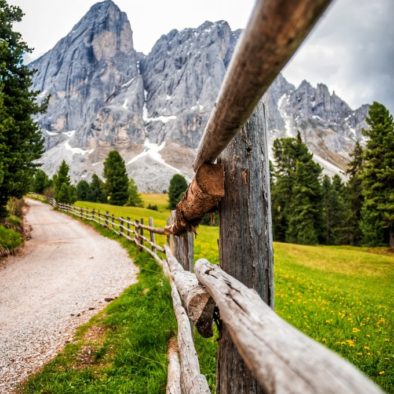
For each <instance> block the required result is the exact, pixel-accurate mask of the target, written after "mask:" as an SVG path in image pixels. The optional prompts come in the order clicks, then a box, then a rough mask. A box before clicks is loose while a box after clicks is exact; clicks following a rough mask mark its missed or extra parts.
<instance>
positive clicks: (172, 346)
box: [166, 338, 182, 394]
mask: <svg viewBox="0 0 394 394" xmlns="http://www.w3.org/2000/svg"><path fill="white" fill-rule="evenodd" d="M167 358H168V373H167V387H166V394H182V392H181V365H180V362H179V354H178V344H177V342H176V338H171V339H170V341H169V342H168V351H167Z"/></svg>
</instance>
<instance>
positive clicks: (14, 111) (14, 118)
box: [0, 0, 45, 217]
mask: <svg viewBox="0 0 394 394" xmlns="http://www.w3.org/2000/svg"><path fill="white" fill-rule="evenodd" d="M22 17H23V12H22V10H21V9H20V8H19V7H16V6H10V5H8V4H7V2H6V1H5V0H0V115H1V116H0V217H3V216H5V215H6V208H5V205H6V203H7V201H8V198H9V197H10V196H14V197H18V198H19V197H22V196H23V194H24V193H25V192H27V191H28V189H29V186H30V180H31V178H32V176H33V174H34V170H35V168H36V167H37V166H38V164H37V163H35V160H37V159H38V158H40V156H41V154H42V153H43V139H42V136H41V133H40V130H39V128H38V126H37V124H36V123H35V122H34V121H33V119H32V116H33V115H35V114H37V113H39V112H42V111H43V110H44V109H45V104H44V105H38V104H37V103H36V98H37V95H38V92H34V91H32V90H31V89H30V87H31V78H32V76H33V74H34V71H31V70H30V69H29V68H28V67H27V66H26V65H24V62H23V56H24V54H25V53H26V52H31V50H30V49H29V48H28V46H27V45H26V43H25V42H24V41H23V40H22V38H21V35H20V33H17V32H15V31H13V24H14V23H15V22H19V21H21V19H22Z"/></svg>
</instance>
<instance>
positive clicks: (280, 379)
mask: <svg viewBox="0 0 394 394" xmlns="http://www.w3.org/2000/svg"><path fill="white" fill-rule="evenodd" d="M195 270H196V275H197V278H198V280H199V281H200V282H201V283H202V284H204V286H205V287H206V289H207V290H208V291H209V293H210V294H211V295H212V297H213V299H214V300H215V302H216V304H217V305H218V307H219V309H220V316H221V319H222V320H223V322H224V323H225V324H226V327H227V329H228V330H229V332H230V334H231V337H232V339H233V341H234V343H235V344H236V346H237V348H238V350H239V352H240V354H241V355H242V357H243V359H244V360H245V363H246V365H247V366H248V367H249V369H250V370H251V371H252V373H253V375H254V376H255V377H256V378H257V379H258V381H259V383H260V384H261V387H262V389H263V392H266V393H302V394H308V393H311V394H312V393H313V394H317V393H324V394H328V393H332V394H338V393H354V394H356V393H357V394H373V393H382V391H381V390H380V389H379V388H378V387H377V386H375V384H374V383H372V382H371V381H370V380H368V378H367V377H365V376H364V375H363V374H362V373H361V372H360V371H358V370H357V369H356V368H355V367H354V366H352V365H351V364H350V363H348V362H347V361H345V360H343V359H342V358H340V357H339V356H337V355H336V354H335V353H333V352H332V351H330V350H328V349H327V348H325V347H323V346H322V345H320V344H318V343H317V342H315V341H313V340H312V339H310V338H308V337H307V336H306V335H304V334H302V333H301V332H299V331H298V330H296V329H295V328H294V327H292V326H291V325H289V324H288V323H286V322H285V321H284V320H282V319H281V318H280V317H279V316H277V315H276V314H275V313H274V312H273V310H272V309H271V308H270V307H269V306H268V305H267V304H266V303H264V302H263V300H262V299H261V298H260V296H259V295H258V294H257V293H256V291H255V290H253V289H249V288H247V287H246V286H245V285H243V284H242V283H240V282H239V281H237V280H236V279H234V278H233V277H231V276H230V275H228V274H227V273H226V272H224V271H223V270H222V269H221V268H220V267H218V266H216V265H213V264H210V263H209V262H208V261H206V260H204V259H200V260H198V261H197V263H196V266H195ZM230 378H234V377H230Z"/></svg>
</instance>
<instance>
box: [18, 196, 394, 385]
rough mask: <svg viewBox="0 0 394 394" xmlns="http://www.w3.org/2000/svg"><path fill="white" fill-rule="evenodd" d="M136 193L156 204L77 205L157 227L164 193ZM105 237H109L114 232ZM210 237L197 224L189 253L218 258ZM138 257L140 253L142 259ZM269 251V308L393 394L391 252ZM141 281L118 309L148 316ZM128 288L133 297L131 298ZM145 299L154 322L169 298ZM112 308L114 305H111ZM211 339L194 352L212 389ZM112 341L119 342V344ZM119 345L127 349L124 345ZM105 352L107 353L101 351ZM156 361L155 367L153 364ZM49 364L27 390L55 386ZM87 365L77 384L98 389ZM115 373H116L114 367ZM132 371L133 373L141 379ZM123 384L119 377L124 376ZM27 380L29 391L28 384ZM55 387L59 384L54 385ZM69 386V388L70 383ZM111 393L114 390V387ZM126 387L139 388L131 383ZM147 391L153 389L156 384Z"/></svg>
mask: <svg viewBox="0 0 394 394" xmlns="http://www.w3.org/2000/svg"><path fill="white" fill-rule="evenodd" d="M142 197H143V199H144V202H145V206H147V205H148V204H151V205H152V204H154V205H157V206H158V211H153V210H148V209H146V208H134V207H116V206H111V205H107V204H96V203H90V202H78V203H77V204H76V205H77V206H80V207H89V208H95V209H96V210H97V209H100V211H101V212H105V211H108V212H110V213H111V214H114V215H115V216H123V217H130V218H133V219H140V218H144V220H145V221H146V222H147V220H148V218H149V217H152V218H153V219H154V223H155V226H157V227H163V226H164V225H165V223H166V219H167V217H168V216H169V210H168V209H167V200H166V196H165V195H153V196H152V195H142ZM96 227H97V226H96ZM100 231H101V232H103V233H104V234H106V235H108V234H109V232H108V231H107V230H100ZM110 236H113V237H116V236H115V235H110ZM217 240H218V228H217V227H209V226H200V227H199V228H198V230H197V236H196V240H195V258H196V259H198V258H200V257H205V258H207V259H208V260H210V261H211V262H213V263H217V262H218V247H217ZM120 242H122V244H123V245H126V247H128V248H129V250H130V248H132V247H131V246H127V244H129V243H128V242H126V243H125V241H124V240H121V241H120ZM157 242H158V243H164V242H165V239H164V237H158V238H157ZM132 251H133V253H131V256H132V257H133V258H134V259H136V261H137V263H138V265H139V266H140V267H141V268H142V269H144V267H145V269H147V271H142V273H144V275H148V276H149V275H153V276H152V277H150V279H149V280H150V281H151V282H150V283H151V284H150V285H149V288H150V287H154V286H155V285H154V282H155V281H160V282H162V279H159V278H158V277H157V273H155V274H153V273H151V274H149V273H150V272H151V271H155V270H154V269H153V266H152V261H151V259H150V258H149V257H148V256H147V255H146V254H142V255H141V254H139V253H138V252H137V251H136V250H135V249H133V248H132ZM141 256H143V258H142V257H141ZM274 258H275V310H276V312H277V313H278V314H279V315H280V316H281V317H283V318H284V319H285V320H287V321H288V322H289V323H291V324H292V325H294V326H295V327H296V328H298V329H299V330H301V331H302V332H304V333H305V334H307V335H309V336H310V337H312V338H313V339H315V340H316V341H318V342H320V343H322V344H324V345H325V346H327V347H329V348H330V349H332V350H334V351H335V352H337V353H338V354H340V355H342V356H343V357H344V358H346V359H347V360H349V361H350V362H352V363H353V364H355V365H356V366H357V367H358V368H360V369H361V370H362V371H363V372H364V373H365V374H367V375H368V376H369V377H370V378H371V379H373V380H374V381H375V382H376V383H378V384H379V385H381V386H382V387H383V388H384V389H385V390H386V391H388V392H392V393H394V370H393V365H394V355H393V350H394V349H393V326H394V324H393V310H394V308H393V307H394V305H393V304H394V302H393V299H394V297H393V295H394V291H393V290H394V289H393V283H394V281H393V280H394V254H393V253H390V252H389V251H387V250H385V249H383V248H358V247H349V246H340V247H338V246H335V247H334V246H304V245H294V244H284V243H274ZM141 275H142V274H141ZM140 285H141V284H137V285H134V286H131V287H130V289H128V290H127V291H126V292H125V293H124V294H123V295H122V296H121V297H119V299H118V300H117V301H116V303H117V304H118V303H120V304H122V302H123V301H122V300H124V305H125V306H124V309H122V313H123V314H124V316H126V315H127V311H126V305H128V306H127V308H131V310H132V311H133V312H132V313H137V310H139V309H140V308H141V307H142V309H143V310H144V311H145V312H146V313H147V317H146V318H148V314H149V312H147V310H146V308H147V306H146V305H145V306H141V305H140V302H141V300H140V299H139V298H141V297H139V296H137V294H141V293H140V292H141V289H140V290H138V291H137V290H133V289H135V288H139V286H140ZM143 285H144V284H142V286H143ZM136 291H137V292H136ZM142 291H145V290H142ZM130 294H132V295H134V296H132V297H131V298H130ZM160 294H161V297H163V293H160ZM133 297H134V298H133ZM166 300H167V301H166V302H168V299H167V298H166ZM149 301H150V302H151V308H152V311H153V312H152V314H151V315H150V317H149V319H152V321H153V322H156V320H159V321H160V319H158V317H157V315H156V314H155V312H154V311H155V310H156V307H155V305H158V308H159V309H158V310H161V309H160V308H162V309H163V311H164V310H167V311H168V305H167V306H165V307H164V306H163V304H162V302H161V300H160V299H158V298H157V297H155V296H153V295H152V297H151V298H150V300H149ZM117 304H115V305H117ZM122 305H123V304H122ZM111 308H112V309H111ZM116 310H117V309H116V307H112V306H111V305H110V306H109V311H111V313H112V312H113V313H115V312H116ZM116 313H120V312H119V311H118V312H116ZM160 313H161V312H160ZM160 313H159V316H160ZM163 313H164V312H163ZM165 313H167V315H168V316H166V319H163V323H162V324H163V326H164V327H168V328H167V335H165V336H164V337H163V338H162V339H161V344H160V346H162V347H163V346H164V345H163V343H164V342H165V340H166V339H167V338H168V337H169V336H170V333H172V332H173V330H174V326H173V324H174V322H173V317H172V315H171V314H170V312H165ZM104 314H105V315H107V314H108V311H107V312H104ZM122 316H123V315H122ZM161 316H164V315H161ZM167 317H168V318H167ZM111 318H112V319H115V320H116V321H117V319H118V320H119V319H120V321H122V317H114V316H112V317H111ZM141 318H143V315H141ZM99 319H101V318H99ZM106 319H107V318H106ZM132 320H133V322H130V323H125V324H126V325H127V324H137V323H136V322H135V319H132ZM123 322H124V321H123ZM89 324H93V323H89ZM103 324H104V326H105V327H106V325H107V323H105V322H104V323H103ZM111 327H112V328H111V330H115V331H117V330H118V329H117V328H115V325H113V326H111ZM169 327H171V328H169ZM156 328H157V327H156ZM111 330H110V331H109V332H110V333H111V332H112V331H111ZM124 332H127V333H128V338H131V337H130V336H129V335H136V333H137V331H128V329H127V330H126V329H125V331H124ZM132 333H133V334H132ZM149 333H150V334H152V335H153V332H152V331H149V332H147V333H146V334H144V337H145V338H146V340H147V341H148V342H149V340H148V339H147V338H148V336H149ZM111 335H112V334H111ZM111 335H107V339H106V340H105V341H108V343H107V342H105V341H104V342H105V343H107V344H106V349H110V350H106V349H104V350H102V349H101V348H99V349H98V350H97V351H98V352H99V354H101V356H100V357H104V359H106V357H107V358H108V360H109V361H108V363H107V364H106V367H105V368H109V370H110V371H111V374H114V377H113V379H115V376H116V375H117V372H116V370H115V369H114V368H113V361H111V360H112V359H113V358H114V357H115V359H116V357H118V356H115V354H117V352H118V350H117V349H118V347H119V346H120V345H119V343H121V342H122V341H121V340H120V339H119V338H118V342H119V343H118V344H116V343H115V344H113V343H112V342H111ZM78 341H79V342H78ZM78 341H77V343H79V345H75V344H74V345H73V346H77V348H78V349H79V350H78V349H77V350H75V349H74V350H75V351H74V353H72V352H71V353H72V354H74V356H73V355H72V354H71V356H70V354H69V352H70V351H69V350H67V348H66V356H67V355H68V356H67V357H66V356H65V355H64V353H63V355H62V354H61V355H59V356H58V357H57V358H56V359H55V361H54V362H55V363H58V364H56V365H57V367H56V368H58V370H59V368H60V370H61V369H62V368H63V369H66V370H67V369H68V368H69V367H66V366H70V365H73V364H74V363H75V354H78V351H81V349H82V348H83V347H84V346H85V344H84V341H83V340H82V339H81V336H80V338H79V339H78ZM81 341H82V342H81ZM128 341H132V342H133V341H134V339H128ZM137 342H138V341H137ZM78 346H79V347H78ZM139 346H140V348H139V349H136V350H135V352H136V353H138V354H140V353H141V352H143V347H144V346H145V345H144V343H142V344H141V343H140V344H139ZM158 346H159V345H158ZM216 346H217V344H216V338H212V339H210V340H206V339H203V338H201V337H199V336H198V334H196V347H197V351H198V353H199V357H200V363H201V369H202V372H203V373H204V374H205V375H206V376H207V378H208V381H209V383H210V385H211V388H214V384H215V353H216ZM119 348H121V349H123V345H122V347H119ZM100 349H101V350H100ZM163 349H164V348H162V349H161V350H160V357H162V356H163V354H164V353H163V352H164V350H163ZM119 351H120V350H119ZM121 351H122V352H123V351H124V352H126V349H123V350H121ZM67 352H68V353H67ZM100 352H101V353H100ZM107 353H108V354H109V353H110V355H106V354H107ZM59 357H60V358H61V357H66V358H67V362H65V363H64V365H63V364H62V362H61V361H56V360H59ZM111 357H112V358H111ZM119 357H120V356H119ZM149 357H151V356H149ZM100 360H101V359H100ZM100 360H98V365H100V363H101V361H100ZM160 360H161V361H160V365H161V368H164V370H165V365H164V364H163V363H164V361H162V359H160ZM145 362H146V364H145V367H144V368H148V367H149V368H152V364H151V361H149V360H145ZM158 362H159V361H158ZM59 363H60V364H59ZM142 364H143V363H140V364H138V366H139V367H141V368H142V367H143V365H142ZM59 365H60V367H59ZM62 365H63V366H62ZM122 365H123V364H122ZM155 365H156V366H157V364H155ZM47 368H52V369H51V370H50V371H52V372H50V373H49V375H48V370H47ZM53 368H54V367H46V369H44V372H43V373H41V374H39V375H37V376H36V377H35V378H34V379H33V380H32V381H31V382H35V383H34V385H32V384H33V383H29V384H30V385H29V386H26V387H29V388H28V389H27V390H26V392H56V391H54V390H53V389H51V387H52V386H51V384H50V383H49V382H50V381H51V380H53V379H55V380H56V379H57V378H56V377H58V372H56V371H57V370H56V368H55V369H53ZM94 368H96V367H95V366H94V363H93V366H92V365H87V366H85V367H84V368H83V369H80V368H78V372H75V371H74V372H75V373H76V374H77V376H78V379H82V378H81V376H80V375H81V374H82V372H83V373H85V374H87V375H88V376H89V378H88V379H87V380H89V379H90V380H92V383H91V384H92V386H89V385H87V386H86V389H83V390H82V392H100V390H98V391H97V388H98V386H97V384H98V383H97V382H96V383H94V379H93V377H94V376H96V377H97V379H101V380H102V379H107V378H108V376H107V374H106V373H105V378H103V377H102V376H101V372H100V373H99V372H97V370H100V371H106V369H105V368H104V369H103V370H102V369H100V368H98V369H97V368H96V370H95V371H96V372H94ZM136 368H137V367H136ZM153 369H154V368H153ZM159 369H160V368H159ZM71 370H73V368H71ZM89 371H90V372H89ZM74 372H73V373H74ZM119 373H121V371H120V372H119ZM51 374H52V375H53V376H52V377H50V375H51ZM92 374H93V375H92ZM95 374H96V375H95ZM155 374H157V376H158V377H157V379H158V380H157V381H155V382H151V383H150V384H152V387H155V388H157V387H160V390H161V389H163V387H164V386H163V384H164V383H163V382H164V380H165V373H164V374H162V373H161V372H160V373H159V372H158V371H156V372H155ZM130 376H131V375H130ZM138 376H139V375H138ZM138 376H137V378H136V379H137V380H138V379H140V378H139V377H138ZM119 379H120V380H119V382H123V380H122V379H123V378H119ZM163 379H164V380H163ZM43 381H44V382H46V383H45V384H44V383H43V385H42V386H40V384H39V383H38V382H43ZM67 381H69V380H68V378H65V379H64V384H66V382H67ZM138 382H139V381H138ZM85 384H87V383H86V382H85V381H84V385H85ZM122 384H125V383H124V382H123V383H122ZM135 384H137V385H139V384H142V383H141V382H139V383H135ZM33 387H34V390H36V391H31V389H32V388H33ZM62 387H63V386H62ZM64 387H65V386H64ZM64 387H63V388H64ZM83 387H85V386H83ZM90 387H91V388H90ZM93 387H95V389H93ZM114 387H115V386H114ZM119 387H120V386H119ZM125 387H126V386H125ZM138 387H139V386H138ZM53 388H54V386H53ZM57 389H60V386H59V387H58V388H57ZM90 390H92V391H90ZM94 390H96V391H94ZM67 392H68V391H67ZM70 392H72V390H71V391H70ZM114 392H116V390H115V391H114ZM133 392H140V391H138V390H136V391H133ZM141 392H143V391H141ZM149 392H152V393H154V392H157V391H149Z"/></svg>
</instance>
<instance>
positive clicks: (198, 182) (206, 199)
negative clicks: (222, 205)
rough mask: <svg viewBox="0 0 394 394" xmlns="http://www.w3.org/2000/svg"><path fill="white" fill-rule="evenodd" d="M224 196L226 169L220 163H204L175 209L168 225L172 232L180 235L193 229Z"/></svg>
mask: <svg viewBox="0 0 394 394" xmlns="http://www.w3.org/2000/svg"><path fill="white" fill-rule="evenodd" d="M223 197H224V171H223V166H222V165H220V164H210V163H204V164H203V165H202V166H201V167H200V168H199V169H198V171H197V173H196V175H195V177H194V178H193V180H192V182H191V183H190V185H189V187H188V188H187V190H186V193H185V195H184V197H183V198H182V200H181V201H180V202H179V203H178V205H177V206H176V210H175V219H174V222H173V224H172V225H170V226H167V227H166V230H168V231H169V232H170V233H171V234H174V235H180V234H183V233H185V232H186V231H193V232H194V229H195V227H196V226H197V225H198V224H200V222H201V220H202V218H203V216H204V215H205V214H206V213H209V212H213V211H215V210H216V208H217V205H218V203H219V201H220V200H221V199H222V198H223Z"/></svg>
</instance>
